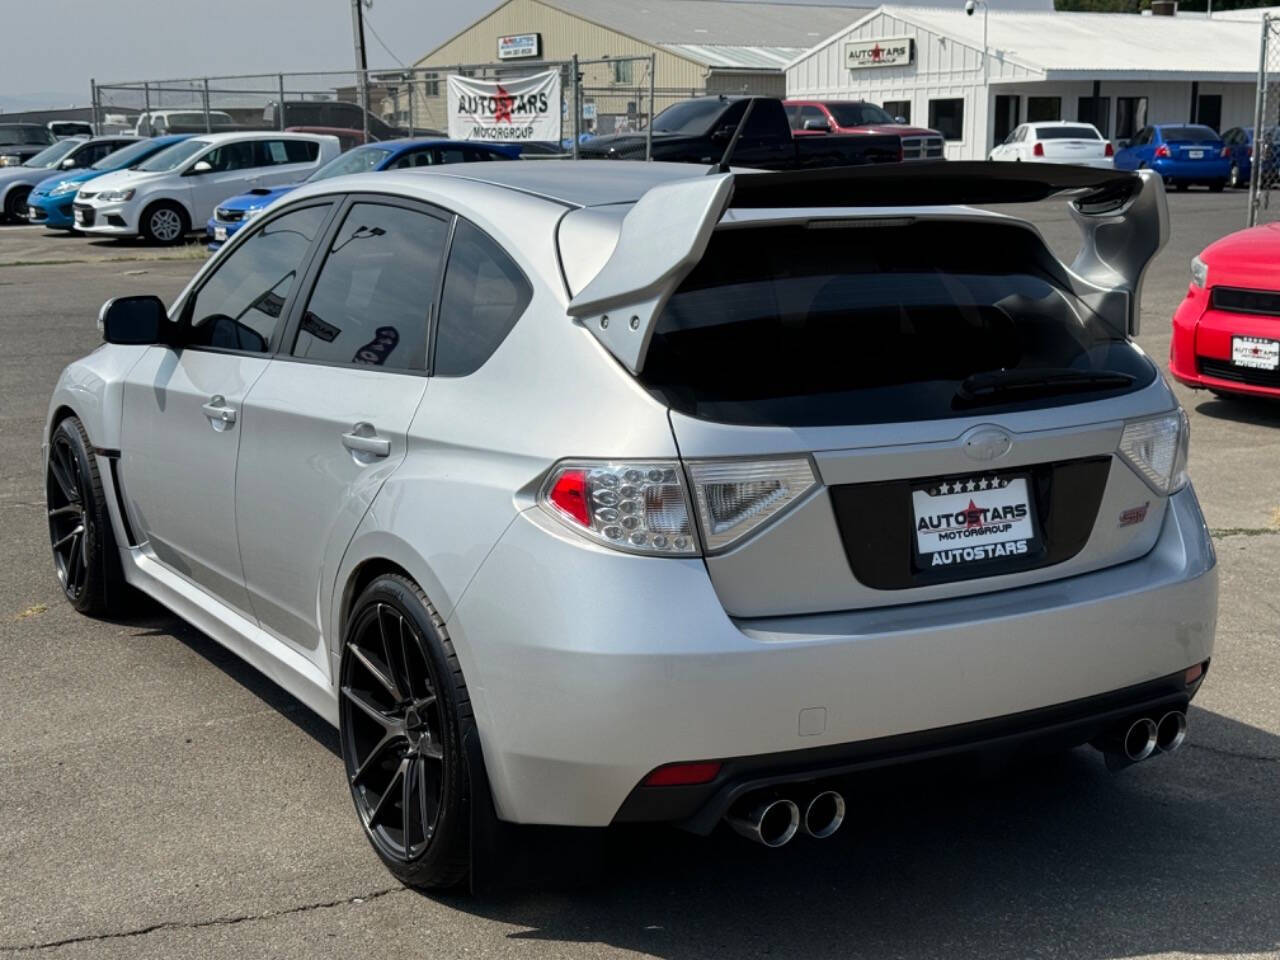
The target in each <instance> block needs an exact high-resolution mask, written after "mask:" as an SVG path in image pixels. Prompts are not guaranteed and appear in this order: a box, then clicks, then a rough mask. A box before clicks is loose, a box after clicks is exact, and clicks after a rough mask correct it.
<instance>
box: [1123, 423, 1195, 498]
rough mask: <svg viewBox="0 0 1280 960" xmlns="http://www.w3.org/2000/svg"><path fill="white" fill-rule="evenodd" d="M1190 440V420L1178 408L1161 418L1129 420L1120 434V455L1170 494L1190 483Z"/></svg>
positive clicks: (1149, 482) (1153, 486)
mask: <svg viewBox="0 0 1280 960" xmlns="http://www.w3.org/2000/svg"><path fill="white" fill-rule="evenodd" d="M1190 443H1191V423H1190V421H1188V420H1187V415H1186V413H1185V412H1184V411H1183V410H1182V409H1181V408H1179V409H1178V410H1176V411H1174V412H1173V413H1167V414H1165V415H1164V416H1162V417H1153V418H1151V419H1149V420H1134V421H1132V422H1131V423H1126V424H1125V426H1124V432H1123V433H1122V434H1121V435H1120V456H1122V457H1124V459H1125V460H1126V461H1128V463H1129V465H1130V466H1131V467H1133V468H1134V469H1135V470H1137V471H1138V474H1139V475H1140V476H1141V477H1142V479H1143V480H1145V481H1147V485H1148V486H1150V487H1151V489H1152V490H1154V491H1155V492H1156V493H1158V494H1160V495H1161V496H1163V497H1167V496H1169V495H1170V494H1174V493H1177V492H1178V491H1179V490H1181V489H1182V488H1183V487H1185V486H1186V485H1187V453H1188V448H1189V446H1190Z"/></svg>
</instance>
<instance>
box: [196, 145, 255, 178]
mask: <svg viewBox="0 0 1280 960" xmlns="http://www.w3.org/2000/svg"><path fill="white" fill-rule="evenodd" d="M253 148H254V144H253V142H252V141H241V142H239V143H224V144H223V145H222V146H220V147H218V148H217V149H216V150H213V151H211V152H210V153H208V154H206V155H205V157H204V159H206V160H208V161H209V165H210V166H211V167H213V169H214V171H215V172H217V173H223V172H225V171H228V170H244V169H247V168H249V167H252V166H255V159H254V152H255V151H254V149H253Z"/></svg>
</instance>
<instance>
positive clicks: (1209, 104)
mask: <svg viewBox="0 0 1280 960" xmlns="http://www.w3.org/2000/svg"><path fill="white" fill-rule="evenodd" d="M1196 123H1203V124H1204V125H1205V126H1206V127H1212V128H1213V129H1214V130H1221V129H1222V94H1220V93H1202V94H1200V96H1199V97H1198V98H1197V100H1196Z"/></svg>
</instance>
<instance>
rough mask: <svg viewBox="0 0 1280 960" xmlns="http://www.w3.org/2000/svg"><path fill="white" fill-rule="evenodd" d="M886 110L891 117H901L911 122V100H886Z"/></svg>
mask: <svg viewBox="0 0 1280 960" xmlns="http://www.w3.org/2000/svg"><path fill="white" fill-rule="evenodd" d="M884 112H885V113H887V114H888V115H889V116H891V117H901V118H902V119H903V120H904V121H905V122H907V123H910V122H911V101H910V100H886V101H885V102H884Z"/></svg>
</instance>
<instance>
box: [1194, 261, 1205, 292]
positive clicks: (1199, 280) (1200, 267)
mask: <svg viewBox="0 0 1280 960" xmlns="http://www.w3.org/2000/svg"><path fill="white" fill-rule="evenodd" d="M1191 282H1192V283H1194V284H1195V285H1196V286H1197V287H1199V288H1200V289H1201V290H1207V289H1208V288H1209V265H1208V264H1207V263H1205V262H1204V261H1203V260H1201V259H1200V258H1199V257H1192V258H1191Z"/></svg>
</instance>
